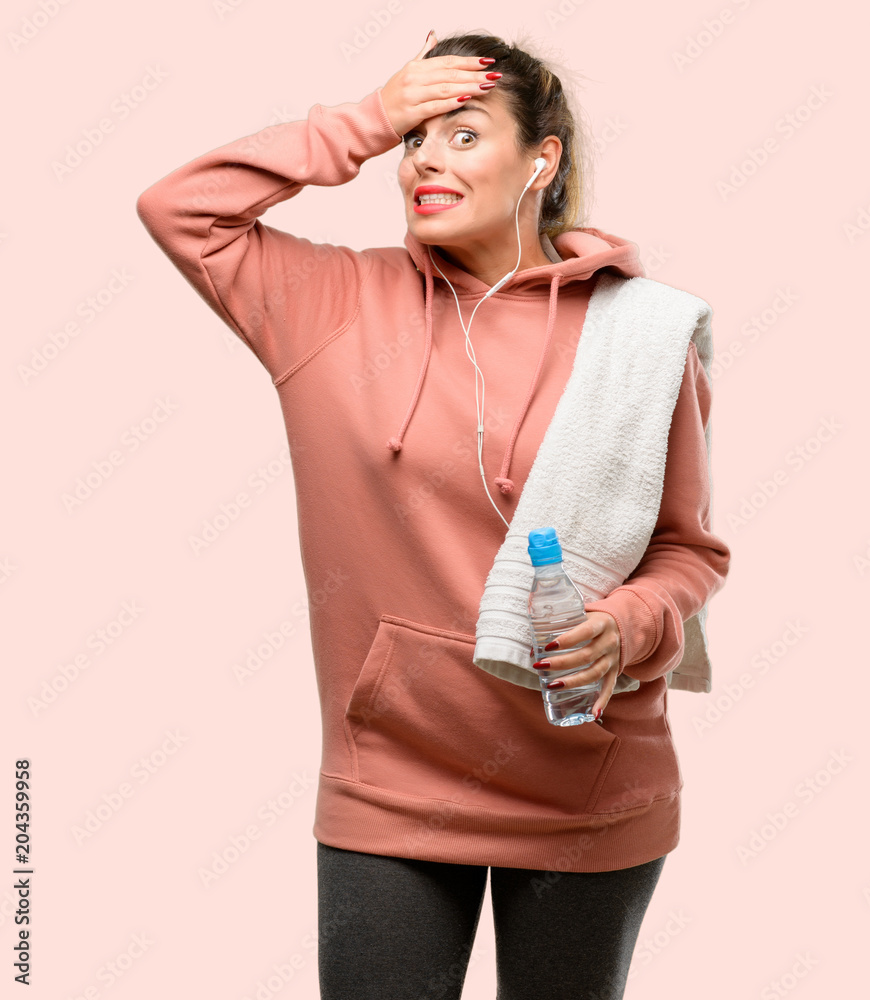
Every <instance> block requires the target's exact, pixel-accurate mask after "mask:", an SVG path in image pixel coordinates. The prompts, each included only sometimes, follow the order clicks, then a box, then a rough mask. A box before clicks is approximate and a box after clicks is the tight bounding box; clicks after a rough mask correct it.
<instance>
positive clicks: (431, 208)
mask: <svg viewBox="0 0 870 1000" xmlns="http://www.w3.org/2000/svg"><path fill="white" fill-rule="evenodd" d="M463 201H465V196H464V195H461V194H457V193H456V192H455V191H437V190H436V191H426V189H425V188H424V189H423V190H422V191H420V192H418V193H417V194H415V195H414V212H415V213H416V214H417V215H434V214H435V213H436V212H447V211H449V210H450V209H451V208H455V207H456V206H457V205H461V204H462V202H463Z"/></svg>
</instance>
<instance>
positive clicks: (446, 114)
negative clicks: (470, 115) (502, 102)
mask: <svg viewBox="0 0 870 1000" xmlns="http://www.w3.org/2000/svg"><path fill="white" fill-rule="evenodd" d="M463 111H481V112H482V113H483V114H485V115H486V116H487V118H492V115H491V114H490V113H489V112H488V111H487V110H486V108H482V107H481V106H480V105H479V104H472V105H468V104H463V105H462V107H461V108H454V109H453V110H452V111H445V112H444V114H443V115H442V116H441V117H442V118H452V117H453V116H454V115H461V114H462V112H463ZM420 124H422V122H421V123H420ZM419 127H420V126H419V125H418V126H417V127H416V128H411V129H408V131H407V132H406V133H405V135H411V134H412V133H413V132H416V131H417V128H419Z"/></svg>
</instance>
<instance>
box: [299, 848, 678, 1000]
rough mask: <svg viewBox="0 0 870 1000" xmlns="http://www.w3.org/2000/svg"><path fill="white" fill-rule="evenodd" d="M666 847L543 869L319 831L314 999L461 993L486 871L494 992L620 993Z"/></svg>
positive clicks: (602, 998) (503, 999) (408, 998)
mask: <svg viewBox="0 0 870 1000" xmlns="http://www.w3.org/2000/svg"><path fill="white" fill-rule="evenodd" d="M666 857H667V855H663V856H662V857H660V858H656V859H655V860H654V861H648V862H646V863H645V864H642V865H637V866H635V867H633V868H621V869H618V870H616V871H609V872H543V871H534V870H532V869H526V868H496V867H493V868H492V869H490V868H489V867H487V866H486V865H461V864H449V863H446V862H440V861H416V860H411V859H408V858H393V857H384V856H381V855H379V854H362V853H359V852H357V851H346V850H343V849H342V848H338V847H329V846H327V845H325V844H321V843H320V842H319V841H318V842H317V883H318V965H319V970H320V991H321V992H320V996H321V1000H459V997H460V996H461V995H462V985H463V982H464V980H465V973H466V970H467V967H468V960H469V958H470V956H471V949H472V945H473V944H474V936H475V933H476V931H477V923H478V920H479V918H480V912H481V909H482V906H483V897H484V893H485V891H486V878H487V872H489V871H490V870H491V871H492V876H491V882H490V891H491V895H492V908H493V923H494V927H495V946H496V966H497V981H498V992H497V995H496V1000H543V998H546V1000H562V998H565V1000H620V998H621V997H622V996H623V993H624V990H625V982H626V978H627V976H628V967H629V963H630V962H631V956H632V953H633V951H634V946H635V943H636V941H637V936H638V934H639V932H640V925H641V923H642V921H643V917H644V913H645V912H646V909H647V907H648V905H649V902H650V899H651V898H652V894H653V891H654V889H655V887H656V883H657V882H658V879H659V875H660V874H661V871H662V868H663V866H664V863H665V858H666Z"/></svg>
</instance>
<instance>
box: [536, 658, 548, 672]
mask: <svg viewBox="0 0 870 1000" xmlns="http://www.w3.org/2000/svg"><path fill="white" fill-rule="evenodd" d="M532 666H533V667H537V669H538V670H549V669H550V661H549V660H539V661H538V662H537V663H533V664H532Z"/></svg>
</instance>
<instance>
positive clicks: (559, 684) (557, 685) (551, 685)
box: [547, 681, 565, 688]
mask: <svg viewBox="0 0 870 1000" xmlns="http://www.w3.org/2000/svg"><path fill="white" fill-rule="evenodd" d="M564 686H565V682H564V681H550V683H549V684H548V685H547V687H548V688H563V687H564Z"/></svg>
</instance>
